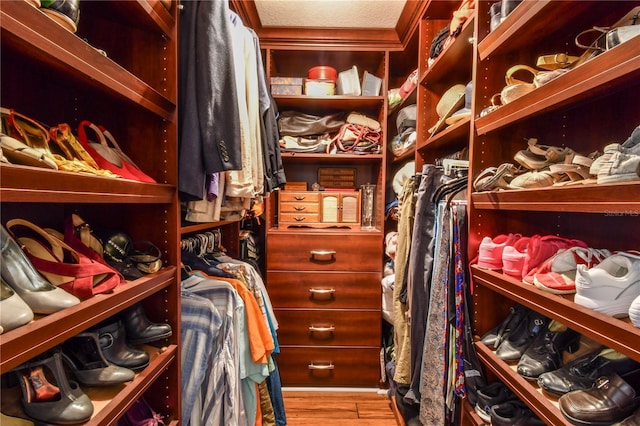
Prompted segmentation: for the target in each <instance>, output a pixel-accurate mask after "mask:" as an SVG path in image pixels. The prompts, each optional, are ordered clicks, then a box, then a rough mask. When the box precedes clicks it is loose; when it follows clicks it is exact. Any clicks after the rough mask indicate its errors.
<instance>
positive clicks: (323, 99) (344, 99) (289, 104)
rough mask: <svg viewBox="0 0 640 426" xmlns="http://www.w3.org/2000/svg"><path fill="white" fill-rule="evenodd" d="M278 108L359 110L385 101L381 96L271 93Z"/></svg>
mask: <svg viewBox="0 0 640 426" xmlns="http://www.w3.org/2000/svg"><path fill="white" fill-rule="evenodd" d="M273 99H274V100H275V101H276V102H277V104H278V109H279V110H280V111H284V110H285V109H296V110H303V111H304V110H306V111H308V110H315V111H319V110H340V111H349V110H355V111H361V110H371V109H377V108H380V107H381V106H382V105H383V103H384V102H385V101H386V98H385V97H383V96H342V95H333V96H306V95H287V96H286V95H273Z"/></svg>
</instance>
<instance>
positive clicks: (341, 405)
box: [283, 390, 397, 426]
mask: <svg viewBox="0 0 640 426" xmlns="http://www.w3.org/2000/svg"><path fill="white" fill-rule="evenodd" d="M283 398H284V407H285V412H286V415H287V425H290V426H327V425H331V426H354V425H355V426H365V425H366V426H396V425H397V423H396V419H395V416H394V413H393V411H392V410H391V405H390V399H389V398H388V397H387V396H386V395H379V394H377V393H375V392H349V391H346V392H342V391H336V392H332V391H286V390H283Z"/></svg>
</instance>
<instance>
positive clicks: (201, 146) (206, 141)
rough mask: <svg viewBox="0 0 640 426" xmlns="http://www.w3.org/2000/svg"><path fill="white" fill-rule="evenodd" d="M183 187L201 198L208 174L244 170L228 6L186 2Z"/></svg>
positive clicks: (181, 95)
mask: <svg viewBox="0 0 640 426" xmlns="http://www.w3.org/2000/svg"><path fill="white" fill-rule="evenodd" d="M182 6H183V9H182V12H181V13H180V25H179V27H180V58H179V84H180V87H179V102H178V104H179V108H178V111H179V117H178V126H179V156H178V189H179V190H180V192H181V194H182V199H183V200H184V201H193V200H201V199H202V198H203V194H204V185H205V176H206V175H207V174H211V173H214V172H222V171H226V170H238V169H241V168H242V161H241V156H240V155H241V152H240V126H239V122H240V114H239V112H238V108H237V107H236V105H238V102H237V100H238V99H237V96H238V95H237V92H236V82H235V71H234V62H233V48H232V43H231V37H232V32H231V21H230V20H229V13H230V10H229V3H228V1H227V0H224V1H223V0H218V1H208V0H205V1H200V0H194V1H186V2H182Z"/></svg>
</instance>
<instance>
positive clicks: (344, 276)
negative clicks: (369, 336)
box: [267, 271, 382, 309]
mask: <svg viewBox="0 0 640 426" xmlns="http://www.w3.org/2000/svg"><path fill="white" fill-rule="evenodd" d="M380 279H381V277H380V273H378V272H345V271H330V272H288V271H268V272H267V282H268V283H269V296H270V297H271V301H272V303H273V304H274V305H276V306H278V307H280V308H304V309H345V308H347V309H356V308H360V309H381V297H382V296H381V291H382V288H381V285H380Z"/></svg>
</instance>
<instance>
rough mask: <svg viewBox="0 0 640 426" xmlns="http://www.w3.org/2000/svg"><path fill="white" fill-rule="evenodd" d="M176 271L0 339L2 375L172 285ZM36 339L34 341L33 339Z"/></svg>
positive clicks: (40, 320) (44, 318) (147, 278)
mask: <svg viewBox="0 0 640 426" xmlns="http://www.w3.org/2000/svg"><path fill="white" fill-rule="evenodd" d="M175 269H176V268H175V267H168V268H165V269H163V270H162V271H161V272H158V273H156V274H153V275H150V276H145V277H143V278H140V279H138V280H136V281H135V282H133V283H130V285H127V286H121V287H118V288H117V289H116V290H115V291H114V293H112V294H108V295H97V296H94V297H92V298H90V299H88V300H85V301H84V302H82V303H81V304H79V305H76V306H73V307H71V308H67V309H65V310H63V311H59V312H55V313H53V314H49V315H42V316H38V317H37V318H36V320H35V321H33V322H31V323H29V324H26V325H24V326H22V327H19V328H16V329H14V330H11V331H8V332H5V333H2V334H1V335H0V349H1V350H2V359H1V360H0V371H2V373H5V372H7V371H9V370H11V369H12V368H15V367H17V366H18V365H20V364H21V363H22V362H24V359H25V357H26V358H27V359H29V358H33V357H34V356H36V355H38V354H40V353H42V352H44V351H46V350H47V349H51V348H52V347H54V346H55V345H58V344H60V343H62V342H63V341H65V340H67V339H68V338H70V337H72V336H75V335H76V334H78V333H80V332H82V331H84V330H86V329H87V328H90V327H91V326H93V325H95V324H98V323H99V322H101V321H103V320H105V319H107V318H109V317H110V316H112V315H114V314H117V313H118V312H119V311H120V310H122V309H123V308H125V307H127V306H129V305H131V302H133V303H135V302H139V301H141V300H144V299H145V298H146V297H147V296H149V295H151V294H154V293H156V292H158V291H160V290H163V289H165V288H167V287H168V286H170V285H171V283H172V279H173V277H174V275H175ZM34 336H37V338H34Z"/></svg>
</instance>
